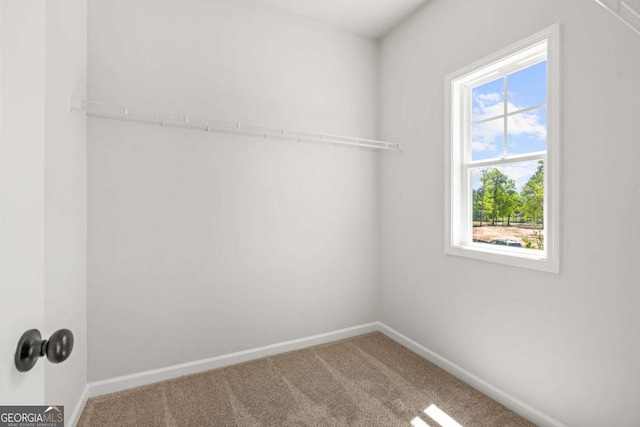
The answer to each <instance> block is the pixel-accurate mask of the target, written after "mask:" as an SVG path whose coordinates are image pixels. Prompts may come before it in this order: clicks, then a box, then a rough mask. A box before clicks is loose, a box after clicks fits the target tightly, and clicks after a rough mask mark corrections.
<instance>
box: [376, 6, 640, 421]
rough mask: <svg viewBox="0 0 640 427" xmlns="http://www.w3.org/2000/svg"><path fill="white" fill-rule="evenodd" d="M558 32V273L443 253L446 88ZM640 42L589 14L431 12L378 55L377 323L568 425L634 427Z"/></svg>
mask: <svg viewBox="0 0 640 427" xmlns="http://www.w3.org/2000/svg"><path fill="white" fill-rule="evenodd" d="M555 22H559V23H560V24H561V26H562V31H563V33H564V34H563V38H564V41H563V45H564V54H563V61H564V64H563V65H564V71H563V78H564V90H563V95H564V109H563V112H564V120H563V131H564V137H563V141H562V151H563V162H562V168H563V185H562V194H563V196H562V199H563V208H564V211H563V222H562V224H561V229H562V233H563V239H562V253H561V255H562V271H561V273H560V274H559V275H556V274H548V273H541V272H535V271H529V270H524V269H517V268H511V267H507V266H503V265H497V264H490V263H485V262H481V261H474V260H470V259H463V258H457V257H453V256H445V255H444V250H443V245H442V241H443V233H444V230H443V224H444V218H443V206H442V205H443V200H444V194H443V173H444V171H443V127H444V124H443V120H444V114H443V104H444V99H443V96H444V76H445V75H446V74H448V73H450V72H452V71H455V70H457V69H458V68H460V67H462V66H465V65H467V64H469V63H472V62H473V61H475V60H477V59H480V58H482V57H483V56H485V55H488V54H490V53H492V52H494V51H497V50H499V49H500V48H502V47H505V46H507V45H509V44H511V43H513V42H515V41H517V40H519V39H521V38H524V37H526V36H528V35H530V34H533V33H534V32H536V31H539V30H541V29H543V28H545V27H547V26H549V25H551V24H553V23H555ZM638 76H640V37H638V35H637V34H635V33H633V32H632V31H631V30H629V29H628V28H627V27H626V26H624V25H623V24H621V23H620V22H618V21H617V20H616V19H615V18H614V17H612V16H611V15H610V14H609V13H607V12H606V11H605V10H604V9H602V8H600V7H599V6H598V5H597V4H596V2H594V1H587V2H585V1H580V0H566V1H562V2H558V1H554V0H540V1H535V2H533V1H524V0H517V1H514V0H485V1H482V2H470V1H464V0H446V1H445V0H433V1H432V2H431V3H429V4H427V5H426V7H424V8H423V9H421V11H420V12H419V13H417V14H416V15H414V16H413V17H412V18H411V19H409V20H408V21H406V22H405V23H404V24H403V25H402V26H401V27H400V28H397V29H396V30H395V31H394V32H393V33H392V34H391V35H389V36H388V37H386V38H385V39H384V40H383V42H382V45H381V87H382V89H381V93H380V98H381V99H380V103H381V117H382V122H381V135H380V136H381V137H382V138H388V139H393V140H398V141H402V142H404V143H406V151H405V153H404V155H402V156H384V157H383V158H382V160H381V183H382V193H381V201H382V202H381V205H382V213H381V215H382V217H381V223H382V242H381V248H382V262H383V265H382V278H381V280H382V284H381V286H382V291H381V292H382V295H381V300H382V313H381V320H382V321H383V322H385V323H386V324H388V325H390V326H391V327H392V328H395V329H397V330H399V331H401V332H402V333H404V334H406V335H407V336H409V337H410V338H412V339H414V340H416V341H418V342H419V343H421V344H423V345H425V346H426V347H428V348H430V349H432V350H434V351H436V352H437V353H439V354H441V355H442V356H444V357H446V358H448V359H449V360H451V361H453V362H455V363H457V364H458V365H460V366H462V367H463V368H465V369H467V370H469V371H471V372H473V373H474V374H476V375H478V376H480V377H481V378H484V379H485V380H488V381H489V382H490V383H492V384H494V385H495V386H497V387H498V388H500V389H502V390H504V391H506V392H507V393H510V394H511V395H513V396H515V397H517V398H519V399H521V400H523V401H525V402H527V403H528V404H530V405H532V406H533V407H535V408H538V409H539V410H542V411H543V412H545V413H547V414H548V415H550V416H552V417H554V418H556V419H558V420H560V421H562V422H565V423H567V424H568V425H571V426H602V425H615V426H637V425H639V424H640V406H638V400H639V399H640V387H638V384H639V383H640V366H639V365H638V363H637V361H638V360H640V341H638V339H637V337H638V336H639V335H640V315H639V314H638V313H639V312H640V310H639V309H640V303H639V301H640V287H639V286H638V279H637V278H638V275H639V273H640V271H639V270H640V263H638V254H639V251H638V248H637V242H638V240H639V239H640V228H639V227H638V226H637V225H636V224H635V219H634V218H635V213H636V212H638V210H639V208H640V204H639V198H638V196H639V193H638V181H639V179H640V175H639V174H640V172H639V169H638V167H637V165H636V163H637V159H638V157H639V155H640V148H639V146H638V135H639V134H640V121H639V120H638V112H639V111H640V97H638V96H637V94H638V93H640V79H638Z"/></svg>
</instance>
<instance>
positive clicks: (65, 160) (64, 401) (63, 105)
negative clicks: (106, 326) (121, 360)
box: [38, 0, 87, 418]
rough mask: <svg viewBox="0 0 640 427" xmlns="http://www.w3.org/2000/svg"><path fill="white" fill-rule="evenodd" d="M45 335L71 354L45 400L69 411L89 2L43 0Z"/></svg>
mask: <svg viewBox="0 0 640 427" xmlns="http://www.w3.org/2000/svg"><path fill="white" fill-rule="evenodd" d="M46 9H47V10H46V103H45V104H44V111H45V146H44V147H45V215H44V224H45V246H44V255H45V264H44V267H45V268H44V272H45V275H44V295H45V305H44V321H45V328H44V330H42V332H43V335H45V336H46V338H48V337H49V336H50V335H51V333H53V332H54V331H56V330H58V329H61V328H67V329H70V330H71V331H72V332H73V334H74V337H75V344H74V349H73V352H72V353H71V356H70V357H69V359H67V360H66V361H65V362H64V363H61V364H56V365H54V364H51V363H49V362H47V361H45V360H41V361H39V362H38V364H42V365H44V366H45V401H46V402H48V403H54V404H60V405H65V413H66V416H67V418H69V417H70V416H71V413H72V412H73V409H74V406H75V405H76V404H77V403H78V398H79V397H80V395H81V393H82V390H83V388H84V386H85V384H86V383H87V127H86V117H85V116H84V115H83V114H80V113H77V112H73V113H72V112H70V111H69V99H70V97H71V95H74V96H77V97H85V96H86V89H87V56H86V52H87V1H86V0H56V1H53V2H46Z"/></svg>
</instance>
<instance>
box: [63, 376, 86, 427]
mask: <svg viewBox="0 0 640 427" xmlns="http://www.w3.org/2000/svg"><path fill="white" fill-rule="evenodd" d="M87 399H89V386H88V385H85V386H84V389H83V390H82V394H81V395H80V398H79V399H78V403H76V407H75V408H73V412H72V413H71V416H70V417H69V418H67V419H66V423H65V424H66V425H67V427H76V425H77V424H78V421H80V415H81V414H82V411H83V410H84V405H86V403H87Z"/></svg>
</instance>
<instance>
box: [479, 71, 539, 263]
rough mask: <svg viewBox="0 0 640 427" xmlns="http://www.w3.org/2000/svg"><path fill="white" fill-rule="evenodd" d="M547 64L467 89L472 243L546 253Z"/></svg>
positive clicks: (504, 75)
mask: <svg viewBox="0 0 640 427" xmlns="http://www.w3.org/2000/svg"><path fill="white" fill-rule="evenodd" d="M546 67H547V62H546V61H544V60H542V61H540V62H537V63H534V64H533V65H529V66H525V67H524V68H519V69H516V70H515V71H512V72H510V73H505V74H503V75H502V76H500V77H497V78H495V79H493V80H491V81H489V82H486V83H482V84H480V85H477V86H473V85H471V87H470V88H469V94H470V97H469V101H470V105H469V109H470V113H471V114H470V115H471V122H470V123H469V130H470V136H471V138H470V144H469V146H468V147H469V148H468V149H469V150H470V154H471V156H470V159H471V162H470V163H469V169H468V170H469V172H470V179H471V191H470V193H471V194H469V196H470V202H471V203H472V206H471V208H472V210H473V214H472V221H473V241H474V242H476V243H490V244H494V245H502V246H511V247H523V248H529V249H539V250H542V249H543V248H544V200H545V197H544V158H545V153H546V149H547V68H546Z"/></svg>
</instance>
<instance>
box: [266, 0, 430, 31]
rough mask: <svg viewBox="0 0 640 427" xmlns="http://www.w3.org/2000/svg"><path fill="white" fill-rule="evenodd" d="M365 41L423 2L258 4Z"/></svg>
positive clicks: (283, 0)
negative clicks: (335, 28) (295, 15)
mask: <svg viewBox="0 0 640 427" xmlns="http://www.w3.org/2000/svg"><path fill="white" fill-rule="evenodd" d="M261 1H262V2H264V3H269V4H271V5H273V6H277V7H279V8H282V9H286V10H288V11H290V12H293V13H296V14H298V15H303V16H306V17H308V18H312V19H315V20H318V21H321V22H324V23H325V24H328V25H331V26H333V27H337V28H340V29H343V30H346V31H349V32H351V33H355V34H359V35H362V36H365V37H371V38H375V39H377V38H380V37H382V36H383V35H385V34H386V33H387V32H388V31H389V30H391V29H392V28H393V27H395V26H396V25H397V24H398V23H399V22H400V21H402V20H403V19H404V18H405V17H407V16H408V15H410V14H411V13H412V12H413V11H415V10H416V9H417V8H419V7H420V6H422V5H423V4H424V3H426V1H427V0H261Z"/></svg>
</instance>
